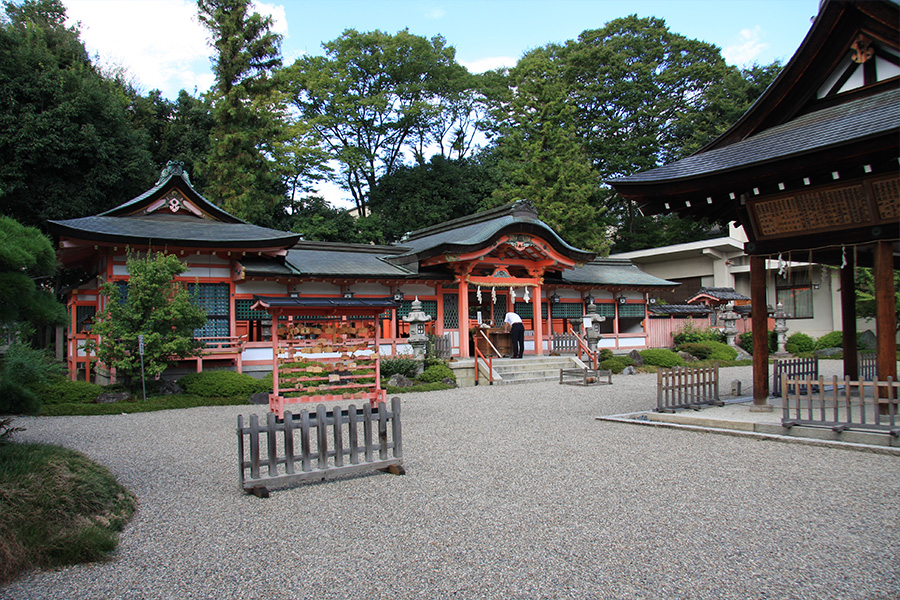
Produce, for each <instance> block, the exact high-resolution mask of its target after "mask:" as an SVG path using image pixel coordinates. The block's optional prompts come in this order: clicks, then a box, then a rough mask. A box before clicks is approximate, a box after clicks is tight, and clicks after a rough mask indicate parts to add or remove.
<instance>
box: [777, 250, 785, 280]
mask: <svg viewBox="0 0 900 600" xmlns="http://www.w3.org/2000/svg"><path fill="white" fill-rule="evenodd" d="M786 272H787V265H786V264H785V262H784V259H782V258H781V254H779V255H778V274H779V275H781V276H782V277H784V274H785V273H786Z"/></svg>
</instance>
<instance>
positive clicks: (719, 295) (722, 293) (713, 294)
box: [688, 287, 750, 302]
mask: <svg viewBox="0 0 900 600" xmlns="http://www.w3.org/2000/svg"><path fill="white" fill-rule="evenodd" d="M701 296H708V297H710V298H713V299H715V300H722V301H725V302H729V301H732V300H749V299H750V298H748V297H747V296H745V295H743V294H739V293H737V292H736V291H734V288H730V287H702V288H700V291H699V292H697V293H696V294H694V295H693V296H691V298H690V299H689V300H688V302H691V300H694V299H696V298H699V297H701Z"/></svg>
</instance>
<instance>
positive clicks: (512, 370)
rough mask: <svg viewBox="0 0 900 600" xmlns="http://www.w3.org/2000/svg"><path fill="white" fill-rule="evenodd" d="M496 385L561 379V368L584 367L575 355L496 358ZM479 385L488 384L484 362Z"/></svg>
mask: <svg viewBox="0 0 900 600" xmlns="http://www.w3.org/2000/svg"><path fill="white" fill-rule="evenodd" d="M493 364H494V385H515V384H520V383H535V382H538V381H559V370H560V369H573V368H584V367H585V364H584V363H583V362H581V361H580V360H578V358H577V357H575V356H532V357H529V356H526V357H524V358H519V359H513V358H495V359H494V363H493ZM479 385H487V370H486V368H485V367H484V364H483V363H482V370H481V373H480V374H479Z"/></svg>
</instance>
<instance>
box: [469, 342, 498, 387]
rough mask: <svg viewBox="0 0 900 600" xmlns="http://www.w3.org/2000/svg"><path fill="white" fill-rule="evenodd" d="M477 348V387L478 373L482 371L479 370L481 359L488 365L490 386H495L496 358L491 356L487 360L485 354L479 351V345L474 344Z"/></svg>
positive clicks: (476, 383)
mask: <svg viewBox="0 0 900 600" xmlns="http://www.w3.org/2000/svg"><path fill="white" fill-rule="evenodd" d="M474 347H475V385H478V372H479V371H481V369H480V368H479V363H478V361H479V359H480V360H483V361H484V364H485V365H487V370H488V381H489V383H488V385H494V357H493V356H489V357H487V358H485V357H484V354H482V353H481V350H479V349H478V344H474Z"/></svg>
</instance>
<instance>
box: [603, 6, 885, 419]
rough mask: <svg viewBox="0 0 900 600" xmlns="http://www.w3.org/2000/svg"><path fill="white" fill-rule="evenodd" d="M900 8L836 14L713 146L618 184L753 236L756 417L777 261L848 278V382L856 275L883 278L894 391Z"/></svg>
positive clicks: (657, 208) (880, 291) (820, 19)
mask: <svg viewBox="0 0 900 600" xmlns="http://www.w3.org/2000/svg"><path fill="white" fill-rule="evenodd" d="M898 9H900V5H898V3H897V2H896V1H893V0H871V1H866V2H850V1H846V0H825V1H823V2H822V4H821V8H820V12H819V15H818V16H817V17H816V19H815V22H814V23H813V25H812V27H811V29H810V31H809V33H808V34H807V36H806V38H805V39H804V41H803V43H802V44H801V46H800V48H799V49H798V50H797V52H796V54H795V55H794V56H793V58H792V59H791V60H790V61H789V62H788V64H787V65H785V67H784V69H783V70H782V72H781V73H780V75H779V76H778V77H777V79H776V80H775V81H774V82H773V83H772V84H771V85H770V86H769V88H768V89H767V90H766V91H765V93H764V94H763V95H762V96H761V97H760V98H759V99H758V100H757V102H756V103H755V104H754V105H753V106H752V107H751V108H750V109H749V110H748V111H747V112H746V113H745V114H744V115H743V116H742V117H741V119H740V120H739V121H738V122H737V123H735V124H734V125H733V126H732V127H731V128H730V129H729V130H728V131H726V132H725V133H724V134H722V135H721V136H719V137H718V138H717V139H716V140H714V141H713V142H712V143H710V144H709V145H707V146H706V147H704V148H703V149H701V150H700V151H698V152H697V153H696V154H694V155H692V156H689V157H687V158H685V159H682V160H679V161H677V162H674V163H671V164H668V165H665V166H662V167H659V168H656V169H652V170H649V171H646V172H643V173H637V174H635V175H631V176H628V177H622V178H619V179H615V180H612V181H610V184H611V185H613V187H615V189H616V190H617V191H618V192H619V193H620V194H622V195H623V196H624V197H626V198H628V199H630V200H632V201H634V202H635V203H636V204H637V205H638V206H639V208H640V209H641V211H642V212H643V213H644V214H645V215H653V214H663V213H676V214H678V215H681V216H683V217H686V218H705V219H709V220H711V221H715V222H719V223H728V222H732V221H737V222H739V223H740V224H741V225H743V226H744V228H745V229H746V231H747V232H748V237H749V242H748V243H747V244H746V246H745V252H746V253H747V254H748V255H750V260H751V263H750V268H751V303H752V325H753V349H754V354H753V359H754V360H753V367H754V376H753V388H754V405H755V408H756V409H758V410H766V409H767V408H768V404H767V398H768V396H769V390H768V378H767V370H768V345H767V339H766V337H767V327H766V318H767V304H768V303H767V292H766V284H765V266H766V262H765V261H766V260H767V259H768V260H778V261H788V262H789V261H790V260H792V259H793V260H801V261H806V262H808V263H810V264H811V263H818V264H823V265H831V266H834V267H837V268H839V269H841V303H842V321H843V336H844V372H845V375H846V376H848V377H850V378H851V379H857V377H858V364H857V355H856V312H855V292H854V288H855V282H854V268H855V267H856V266H858V265H859V266H871V267H873V268H874V278H875V294H876V302H877V320H876V336H877V338H878V348H877V363H878V369H877V370H878V379H879V380H885V379H886V378H888V377H892V378H894V379H896V377H897V360H896V351H897V346H896V335H897V330H896V326H897V323H896V316H895V315H896V313H895V300H894V284H893V271H894V269H895V268H896V267H897V265H898V264H900V258H898V257H900V182H898V141H900V86H898V83H900V33H898V24H900V10H898Z"/></svg>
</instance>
